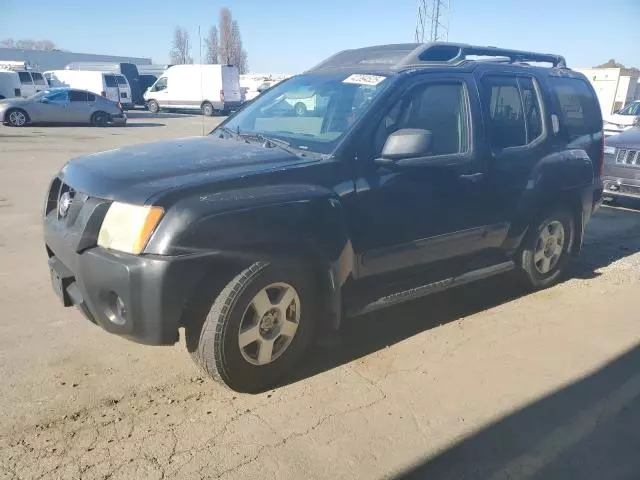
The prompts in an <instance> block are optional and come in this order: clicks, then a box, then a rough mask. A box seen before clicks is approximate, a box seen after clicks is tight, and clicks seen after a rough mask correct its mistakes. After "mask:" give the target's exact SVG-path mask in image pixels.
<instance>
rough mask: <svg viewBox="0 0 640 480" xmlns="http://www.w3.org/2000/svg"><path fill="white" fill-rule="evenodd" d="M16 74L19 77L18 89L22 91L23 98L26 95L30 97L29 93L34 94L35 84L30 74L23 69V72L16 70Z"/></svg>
mask: <svg viewBox="0 0 640 480" xmlns="http://www.w3.org/2000/svg"><path fill="white" fill-rule="evenodd" d="M18 76H19V77H20V91H21V92H22V96H23V97H24V98H27V97H30V96H31V95H35V94H36V86H35V84H34V83H33V79H32V78H31V74H30V73H29V72H26V71H23V72H18Z"/></svg>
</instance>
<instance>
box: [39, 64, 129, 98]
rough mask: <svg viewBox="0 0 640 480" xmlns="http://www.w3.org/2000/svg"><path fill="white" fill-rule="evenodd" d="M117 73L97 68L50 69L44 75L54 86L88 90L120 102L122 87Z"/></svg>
mask: <svg viewBox="0 0 640 480" xmlns="http://www.w3.org/2000/svg"><path fill="white" fill-rule="evenodd" d="M116 75H117V74H115V73H107V72H98V71H95V70H49V71H47V72H44V76H45V78H46V79H47V81H48V82H49V85H51V86H52V87H70V88H78V89H80V90H87V91H89V92H92V93H95V94H96V95H101V96H103V97H105V98H108V99H109V100H111V101H113V102H116V103H120V89H119V87H118V80H117V79H116Z"/></svg>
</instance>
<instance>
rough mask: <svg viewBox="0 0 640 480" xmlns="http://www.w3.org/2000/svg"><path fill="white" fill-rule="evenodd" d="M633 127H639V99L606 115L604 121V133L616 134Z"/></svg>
mask: <svg viewBox="0 0 640 480" xmlns="http://www.w3.org/2000/svg"><path fill="white" fill-rule="evenodd" d="M634 127H640V100H636V101H635V102H631V103H629V104H628V105H627V106H626V107H624V108H622V109H620V110H618V111H617V112H615V113H614V114H613V115H610V116H608V117H607V118H606V119H605V121H604V134H605V135H606V136H609V135H617V134H618V133H622V132H624V131H626V130H629V129H631V128H634Z"/></svg>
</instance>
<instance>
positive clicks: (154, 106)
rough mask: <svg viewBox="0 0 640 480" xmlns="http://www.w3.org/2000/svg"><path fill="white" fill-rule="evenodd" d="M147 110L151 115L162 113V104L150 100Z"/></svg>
mask: <svg viewBox="0 0 640 480" xmlns="http://www.w3.org/2000/svg"><path fill="white" fill-rule="evenodd" d="M147 108H148V109H149V111H150V112H151V113H158V112H159V111H160V104H159V103H158V102H156V101H155V100H149V101H148V102H147Z"/></svg>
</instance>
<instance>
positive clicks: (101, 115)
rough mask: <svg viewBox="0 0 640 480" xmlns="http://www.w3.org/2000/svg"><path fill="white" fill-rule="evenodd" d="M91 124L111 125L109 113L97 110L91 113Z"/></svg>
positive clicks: (97, 125) (96, 125) (98, 125)
mask: <svg viewBox="0 0 640 480" xmlns="http://www.w3.org/2000/svg"><path fill="white" fill-rule="evenodd" d="M91 125H93V126H94V127H106V126H107V125H109V114H108V113H106V112H102V111H99V112H96V113H94V114H93V115H91Z"/></svg>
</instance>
